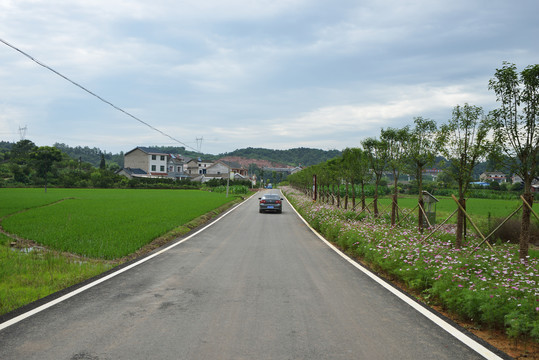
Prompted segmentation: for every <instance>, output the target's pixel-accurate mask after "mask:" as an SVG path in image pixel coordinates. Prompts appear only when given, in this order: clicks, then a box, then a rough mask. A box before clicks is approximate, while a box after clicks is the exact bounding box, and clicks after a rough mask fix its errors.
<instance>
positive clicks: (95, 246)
mask: <svg viewBox="0 0 539 360" xmlns="http://www.w3.org/2000/svg"><path fill="white" fill-rule="evenodd" d="M0 190H1V191H0V196H2V198H3V199H4V195H5V194H6V193H9V190H11V189H0ZM17 190H18V189H17ZM17 193H18V194H19V195H20V194H21V193H20V192H17ZM23 193H24V192H23ZM33 195H34V196H35V197H36V198H35V201H34V203H33V205H34V206H35V207H32V208H30V209H28V210H26V211H23V212H19V213H15V214H13V215H11V216H9V217H5V218H4V219H3V221H2V226H3V228H4V229H5V230H6V231H7V232H9V233H11V234H16V235H17V236H20V237H23V238H26V239H31V240H33V241H35V242H37V243H39V244H43V245H45V246H47V247H50V248H52V249H55V250H59V251H66V252H72V253H76V254H79V255H83V256H87V257H95V258H102V259H115V258H120V257H123V256H126V255H128V254H130V253H132V252H134V251H136V250H137V249H139V248H140V247H142V246H143V245H145V244H147V243H149V242H151V241H152V240H153V239H155V238H157V237H159V236H162V235H164V234H165V233H167V232H168V231H170V230H172V229H174V228H176V227H178V226H180V225H182V224H185V223H187V222H189V221H190V220H193V219H195V218H196V217H198V216H200V215H202V214H205V213H207V212H209V211H211V210H213V209H215V208H217V207H219V206H221V205H223V204H224V203H226V202H228V201H231V200H232V198H226V197H225V195H224V194H222V193H210V192H203V191H198V190H181V191H180V190H131V189H120V190H119V189H115V190H109V189H103V190H97V189H70V190H67V189H50V190H49V192H47V194H43V195H47V196H48V195H51V196H50V197H45V196H43V195H38V194H33ZM10 196H11V195H10ZM24 196H26V195H24ZM24 196H22V197H24ZM5 198H7V199H10V200H11V202H10V201H7V202H6V201H3V202H2V205H0V208H2V209H3V208H6V209H9V210H3V213H4V214H5V213H7V212H8V211H13V209H16V210H18V209H17V207H19V208H21V206H17V205H12V202H13V201H15V200H16V198H15V197H11V198H10V197H9V196H7V197H5ZM51 198H52V199H54V201H58V200H59V199H62V198H63V199H65V200H63V201H59V202H54V203H53V204H50V205H49V206H41V205H43V204H46V201H45V200H44V199H49V201H50V200H51ZM28 203H29V204H30V205H32V204H31V201H28ZM4 204H5V205H4ZM26 206H27V205H25V207H24V208H26ZM0 211H2V210H0Z"/></svg>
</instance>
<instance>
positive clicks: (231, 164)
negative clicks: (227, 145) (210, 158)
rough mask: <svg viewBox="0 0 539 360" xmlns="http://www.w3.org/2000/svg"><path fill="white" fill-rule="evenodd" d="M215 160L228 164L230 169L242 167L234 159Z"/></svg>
mask: <svg viewBox="0 0 539 360" xmlns="http://www.w3.org/2000/svg"><path fill="white" fill-rule="evenodd" d="M217 162H221V163H223V164H225V165H226V166H228V167H229V168H231V169H243V168H244V167H243V166H242V165H241V164H240V163H239V162H236V161H228V160H219V161H217Z"/></svg>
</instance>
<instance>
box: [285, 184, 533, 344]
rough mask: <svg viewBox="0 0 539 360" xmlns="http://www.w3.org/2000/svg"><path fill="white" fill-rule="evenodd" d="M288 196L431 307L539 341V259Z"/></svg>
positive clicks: (325, 231)
mask: <svg viewBox="0 0 539 360" xmlns="http://www.w3.org/2000/svg"><path fill="white" fill-rule="evenodd" d="M285 193H286V195H287V197H288V198H289V200H290V201H291V202H292V203H293V204H294V206H295V207H296V208H297V210H298V211H299V212H300V213H301V214H302V216H304V218H305V219H306V220H307V221H308V222H309V223H310V224H312V226H313V227H314V228H315V229H316V230H318V231H319V232H321V233H322V235H324V236H325V237H326V238H328V239H331V240H332V241H333V242H335V243H336V244H338V245H339V246H340V247H341V248H342V249H343V250H344V251H346V252H347V253H349V254H351V255H353V256H357V257H359V258H361V259H364V260H365V261H367V262H368V263H369V264H370V266H371V267H373V268H374V269H375V270H378V271H381V272H383V273H385V274H387V276H389V277H390V278H393V279H396V280H398V281H401V282H403V283H405V284H406V285H407V286H408V287H409V288H410V289H413V290H415V291H417V292H418V293H421V295H422V296H423V298H424V299H425V300H427V301H428V302H430V303H435V304H439V305H441V306H443V307H444V308H445V309H446V310H449V311H450V312H452V313H454V314H456V315H457V316H460V317H461V318H462V319H466V320H469V321H473V322H474V323H476V324H477V325H478V326H480V327H484V328H488V329H503V330H505V332H506V334H507V335H508V336H510V337H513V338H525V339H532V340H533V341H535V342H539V259H538V258H536V257H533V256H529V257H528V258H527V259H526V260H523V261H521V260H519V256H518V248H517V247H516V246H515V245H513V244H510V243H500V244H498V245H497V246H495V248H494V250H491V249H489V248H488V247H486V246H483V247H481V248H476V247H474V244H478V243H479V241H480V240H479V239H477V238H474V237H473V236H469V237H468V243H466V244H464V246H463V247H462V248H460V249H456V248H454V246H453V245H454V234H450V233H447V232H445V233H444V232H439V233H437V234H436V235H435V236H432V237H430V238H428V239H426V236H427V234H420V233H419V232H418V231H417V230H416V229H415V227H414V226H413V225H412V223H410V224H409V225H408V226H402V227H391V226H390V224H389V222H387V221H386V220H384V218H383V217H382V218H378V219H373V218H372V217H370V216H366V217H365V218H364V219H362V220H357V219H354V217H353V216H350V214H347V212H346V211H344V210H342V209H337V208H333V207H331V206H328V205H323V204H319V203H314V202H313V201H312V200H310V199H308V198H306V197H305V196H304V195H303V194H301V193H299V192H296V191H294V190H293V189H290V188H287V189H285ZM493 201H495V200H493ZM496 201H497V200H496Z"/></svg>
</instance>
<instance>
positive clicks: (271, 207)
mask: <svg viewBox="0 0 539 360" xmlns="http://www.w3.org/2000/svg"><path fill="white" fill-rule="evenodd" d="M258 199H259V200H260V201H259V212H261V213H263V212H266V211H275V212H277V213H279V214H280V213H282V212H283V198H282V197H280V196H279V195H277V194H265V195H263V196H262V197H259V198H258Z"/></svg>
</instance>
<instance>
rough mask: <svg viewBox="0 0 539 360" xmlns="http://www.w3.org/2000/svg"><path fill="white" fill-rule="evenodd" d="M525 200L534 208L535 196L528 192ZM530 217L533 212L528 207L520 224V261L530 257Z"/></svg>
mask: <svg viewBox="0 0 539 360" xmlns="http://www.w3.org/2000/svg"><path fill="white" fill-rule="evenodd" d="M523 197H524V199H526V201H527V202H528V204H530V206H533V194H532V193H531V192H529V191H526V192H525V193H524V194H523ZM530 216H531V210H530V208H528V207H527V206H526V205H524V207H523V208H522V222H521V223H520V250H519V257H520V260H525V259H526V257H527V256H528V248H529V244H530Z"/></svg>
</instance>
